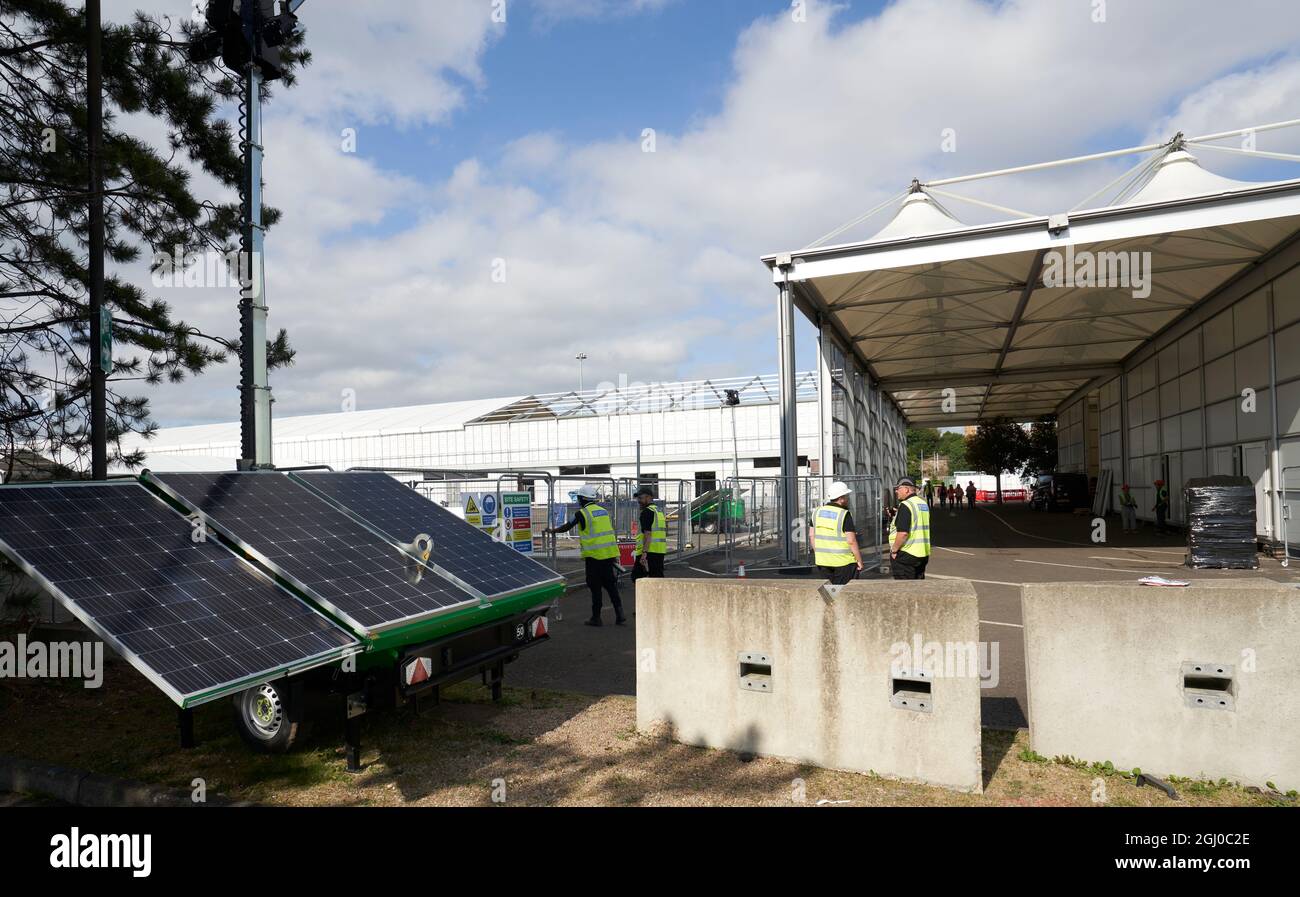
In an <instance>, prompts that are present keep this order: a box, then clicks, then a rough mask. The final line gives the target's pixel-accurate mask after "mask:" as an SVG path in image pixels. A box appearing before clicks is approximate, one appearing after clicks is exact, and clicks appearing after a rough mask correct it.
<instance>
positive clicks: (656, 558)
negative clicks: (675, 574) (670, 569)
mask: <svg viewBox="0 0 1300 897" xmlns="http://www.w3.org/2000/svg"><path fill="white" fill-rule="evenodd" d="M646 569H647V571H649V572H647V573H645V576H647V577H650V578H651V580H662V578H663V555H662V554H655V552H654V551H646Z"/></svg>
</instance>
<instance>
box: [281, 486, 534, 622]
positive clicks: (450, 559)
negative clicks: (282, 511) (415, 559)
mask: <svg viewBox="0 0 1300 897" xmlns="http://www.w3.org/2000/svg"><path fill="white" fill-rule="evenodd" d="M291 476H292V477H294V478H295V479H298V480H300V481H301V482H304V483H306V484H308V485H309V486H310V487H311V488H312V489H315V490H317V491H318V492H320V493H321V494H322V495H324V496H325V497H326V498H328V499H329V500H330V501H332V502H335V503H336V504H338V505H340V506H342V507H344V508H346V509H347V510H348V511H350V512H351V513H352V514H355V515H356V516H357V517H360V518H361V519H362V520H364V521H365V522H366V523H368V524H369V525H370V526H372V527H374V528H375V529H377V530H380V531H381V532H383V533H384V534H385V535H387V536H388V537H389V538H390V539H393V540H395V541H397V542H404V543H406V542H411V541H413V540H414V539H415V538H416V536H419V535H421V534H427V535H429V537H430V538H432V540H433V554H432V557H431V558H430V562H431V563H433V564H436V565H437V566H438V567H440V568H441V569H443V570H445V571H447V572H448V573H450V574H451V575H452V576H454V577H456V578H457V579H459V580H460V581H462V582H464V583H466V584H467V585H469V586H470V587H471V588H473V589H476V590H478V591H479V592H481V593H482V594H483V595H484V596H485V597H488V598H492V597H496V596H500V595H505V594H507V593H511V592H518V591H520V590H522V589H527V588H530V587H533V586H539V585H544V584H546V583H551V582H556V581H558V579H559V577H558V576H556V574H555V572H554V571H552V570H550V569H548V568H547V567H544V566H542V565H541V564H539V563H537V562H536V561H534V560H532V559H531V558H529V557H527V556H526V555H523V554H520V553H519V552H518V551H516V550H515V549H514V548H511V547H510V546H509V545H507V544H506V543H504V542H501V541H498V540H497V539H494V538H492V536H490V535H489V534H487V533H485V532H484V531H483V530H481V529H479V528H478V527H476V526H472V525H471V524H469V523H467V522H465V521H464V520H462V519H461V518H459V517H457V516H456V515H455V514H453V513H451V511H448V510H447V509H446V508H444V507H442V506H441V505H438V504H436V503H434V502H432V501H429V500H428V499H427V498H425V497H424V496H422V495H420V494H419V493H418V492H416V491H415V490H414V489H411V488H409V487H407V486H404V485H402V484H401V483H399V482H398V481H397V480H395V479H393V478H392V477H390V476H389V475H388V474H386V473H372V472H368V471H358V472H356V473H314V472H313V473H295V474H291Z"/></svg>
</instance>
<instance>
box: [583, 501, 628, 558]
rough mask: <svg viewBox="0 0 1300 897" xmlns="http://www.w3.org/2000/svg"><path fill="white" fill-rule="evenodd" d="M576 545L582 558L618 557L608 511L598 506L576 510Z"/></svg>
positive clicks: (590, 505) (587, 506) (592, 505)
mask: <svg viewBox="0 0 1300 897" xmlns="http://www.w3.org/2000/svg"><path fill="white" fill-rule="evenodd" d="M578 544H579V545H581V546H582V556H583V557H585V558H595V559H596V560H607V559H609V558H616V557H618V536H616V535H614V524H613V522H612V521H611V520H610V519H609V511H606V510H605V509H604V508H602V507H601V506H600V505H598V504H594V503H593V504H589V505H584V506H582V507H581V508H579V509H578Z"/></svg>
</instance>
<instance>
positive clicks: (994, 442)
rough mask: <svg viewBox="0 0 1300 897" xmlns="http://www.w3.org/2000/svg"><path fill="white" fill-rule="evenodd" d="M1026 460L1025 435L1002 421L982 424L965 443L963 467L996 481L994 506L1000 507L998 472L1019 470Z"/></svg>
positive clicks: (1004, 420) (1019, 429) (1000, 490)
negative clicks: (968, 467)
mask: <svg viewBox="0 0 1300 897" xmlns="http://www.w3.org/2000/svg"><path fill="white" fill-rule="evenodd" d="M1028 457H1029V435H1028V434H1027V433H1025V430H1024V428H1023V427H1021V426H1020V424H1017V423H1015V422H1013V421H1010V420H1007V419H1006V418H1004V417H999V418H996V419H994V420H992V421H989V422H987V423H982V424H980V425H979V428H978V429H977V430H976V431H975V434H974V435H973V436H969V437H967V439H966V463H968V464H969V465H971V467H972V468H974V469H975V470H978V471H980V472H981V473H986V474H991V475H992V476H993V477H994V478H995V480H996V481H997V503H998V504H1002V472H1003V471H1014V470H1019V469H1020V468H1021V467H1023V466H1024V464H1025V463H1026V461H1027V459H1028Z"/></svg>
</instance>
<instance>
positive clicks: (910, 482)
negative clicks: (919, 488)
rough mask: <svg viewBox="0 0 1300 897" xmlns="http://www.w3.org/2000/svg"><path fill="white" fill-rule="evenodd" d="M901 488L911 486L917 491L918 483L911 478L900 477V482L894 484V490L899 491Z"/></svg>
mask: <svg viewBox="0 0 1300 897" xmlns="http://www.w3.org/2000/svg"><path fill="white" fill-rule="evenodd" d="M899 486H911V487H912V488H913V489H915V488H916V482H915V481H914V480H913V479H912V478H911V477H899V478H898V482H897V483H895V484H894V488H895V489H897V488H898V487H899Z"/></svg>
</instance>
